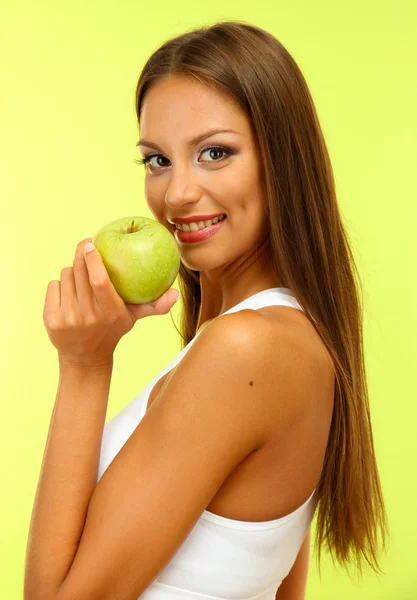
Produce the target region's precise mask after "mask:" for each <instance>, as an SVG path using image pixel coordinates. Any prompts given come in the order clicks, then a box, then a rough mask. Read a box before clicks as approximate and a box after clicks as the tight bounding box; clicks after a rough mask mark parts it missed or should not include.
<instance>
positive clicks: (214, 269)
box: [139, 77, 284, 327]
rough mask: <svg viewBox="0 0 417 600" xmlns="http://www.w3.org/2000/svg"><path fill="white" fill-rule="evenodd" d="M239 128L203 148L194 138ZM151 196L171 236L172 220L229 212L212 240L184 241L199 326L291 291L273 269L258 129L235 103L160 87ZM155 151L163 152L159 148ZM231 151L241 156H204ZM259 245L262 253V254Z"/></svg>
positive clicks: (199, 91)
mask: <svg viewBox="0 0 417 600" xmlns="http://www.w3.org/2000/svg"><path fill="white" fill-rule="evenodd" d="M214 128H216V129H226V128H227V129H233V130H234V131H236V132H237V133H219V134H215V135H214V136H211V137H209V138H207V139H205V140H203V141H202V142H199V143H198V144H196V145H193V146H190V145H189V139H190V138H192V137H194V136H197V135H198V134H202V133H205V132H206V131H208V130H210V129H214ZM140 131H141V139H142V140H147V141H150V142H152V144H154V145H149V146H148V145H146V146H145V145H143V144H139V149H140V151H141V155H142V157H144V156H146V155H147V154H154V153H158V154H159V155H161V156H158V157H153V158H152V159H151V161H150V164H148V165H146V174H145V196H146V200H147V203H148V206H149V208H150V210H151V212H152V213H153V215H154V217H155V218H156V219H157V220H158V221H159V222H160V223H162V224H164V225H165V226H166V227H168V228H169V229H170V230H171V231H172V232H175V227H174V225H172V224H170V223H168V218H171V219H172V218H175V217H185V216H190V215H204V214H213V213H215V214H216V213H225V214H226V215H227V221H226V222H225V223H224V225H223V226H222V228H221V229H220V230H219V231H218V232H217V233H216V234H215V235H214V236H212V237H211V238H209V239H207V240H205V241H204V242H198V243H195V244H184V243H182V242H181V241H180V240H178V239H177V242H178V244H179V248H180V251H181V257H182V261H183V263H184V264H185V265H186V266H187V267H189V268H190V269H193V270H196V271H200V281H201V297H202V302H201V311H200V319H199V324H198V327H201V326H202V325H203V324H204V323H206V322H208V321H209V320H211V319H213V318H215V317H216V316H218V315H219V314H221V313H223V312H224V311H226V310H228V309H229V308H231V307H232V306H235V305H236V304H238V303H239V302H241V301H242V300H244V299H246V298H248V297H249V296H252V295H253V294H255V293H257V292H258V291H262V290H264V289H267V288H270V287H284V286H283V284H282V282H280V281H278V280H277V279H276V277H275V275H274V274H273V273H272V270H271V268H270V266H269V264H268V260H267V257H266V254H265V243H266V239H267V235H268V223H267V220H266V213H265V210H264V202H265V196H264V192H263V189H262V178H261V168H260V161H259V159H258V156H257V149H256V144H255V139H254V137H253V134H252V129H251V124H250V122H249V120H248V119H247V117H246V115H245V114H244V113H243V112H242V111H241V110H240V109H239V108H237V107H236V106H234V105H233V103H232V102H231V101H230V99H229V98H228V97H227V96H225V95H223V94H220V93H218V92H217V91H215V90H213V89H211V88H210V87H207V86H205V85H203V84H201V83H200V82H198V81H195V80H193V79H190V78H185V77H171V78H170V79H167V80H165V81H160V82H158V83H156V84H154V86H153V87H151V89H150V91H149V92H148V94H147V96H146V98H145V100H144V104H143V112H142V116H141V124H140ZM155 145H156V146H155ZM209 145H213V146H215V145H220V146H224V147H225V148H227V149H228V150H231V151H234V152H235V154H234V155H232V156H228V155H227V153H224V152H221V151H213V150H204V152H201V149H202V148H204V147H205V146H209ZM257 244H258V245H259V246H260V248H259V249H257V247H256V246H257Z"/></svg>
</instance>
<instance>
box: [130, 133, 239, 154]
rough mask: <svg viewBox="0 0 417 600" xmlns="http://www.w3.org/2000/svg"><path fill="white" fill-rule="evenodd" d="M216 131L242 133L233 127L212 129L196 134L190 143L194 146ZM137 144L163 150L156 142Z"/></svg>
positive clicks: (140, 141) (139, 142) (144, 141)
mask: <svg viewBox="0 0 417 600" xmlns="http://www.w3.org/2000/svg"><path fill="white" fill-rule="evenodd" d="M216 133H236V134H237V135H242V134H241V133H239V132H238V131H234V130H233V129H210V131H206V132H205V133H201V134H200V135H196V136H195V137H193V138H191V139H189V140H188V145H189V146H194V145H195V144H198V143H199V142H202V141H203V140H205V139H206V138H208V137H211V136H212V135H215V134H216ZM136 146H147V147H148V148H156V149H157V150H159V151H160V152H162V150H161V148H159V146H157V144H154V143H152V142H149V141H147V140H139V141H138V142H137V143H136Z"/></svg>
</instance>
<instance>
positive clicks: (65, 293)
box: [60, 267, 78, 317]
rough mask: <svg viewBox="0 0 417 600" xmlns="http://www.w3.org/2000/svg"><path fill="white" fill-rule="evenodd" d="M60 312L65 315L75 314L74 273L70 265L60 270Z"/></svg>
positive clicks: (76, 310)
mask: <svg viewBox="0 0 417 600" xmlns="http://www.w3.org/2000/svg"><path fill="white" fill-rule="evenodd" d="M60 308H61V312H62V314H63V315H64V316H65V317H69V316H71V315H73V316H74V315H76V314H77V312H78V309H77V293H76V290H75V281H74V273H73V271H72V267H65V268H64V269H62V271H61V307H60Z"/></svg>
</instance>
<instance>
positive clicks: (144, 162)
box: [135, 146, 236, 171]
mask: <svg viewBox="0 0 417 600" xmlns="http://www.w3.org/2000/svg"><path fill="white" fill-rule="evenodd" d="M207 150H220V151H221V152H224V153H225V154H227V157H229V156H233V154H236V152H233V151H232V150H228V149H227V148H224V147H223V146H207V147H206V148H202V149H201V150H200V154H203V153H204V152H207ZM157 156H164V155H163V154H157V153H155V152H154V153H152V154H148V155H147V156H144V157H143V158H139V159H135V163H137V164H138V165H145V167H146V166H147V165H148V163H149V161H150V160H151V159H152V158H155V157H157ZM227 157H226V158H227ZM221 160H222V159H219V160H213V161H208V162H215V163H216V162H221ZM149 166H150V168H151V169H154V170H156V171H159V170H161V169H163V168H164V167H152V165H149Z"/></svg>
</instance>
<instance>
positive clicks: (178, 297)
mask: <svg viewBox="0 0 417 600" xmlns="http://www.w3.org/2000/svg"><path fill="white" fill-rule="evenodd" d="M177 292H178V296H177V299H176V300H175V302H178V300H179V299H180V298H181V292H180V291H178V290H177ZM174 304H175V303H174Z"/></svg>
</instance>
